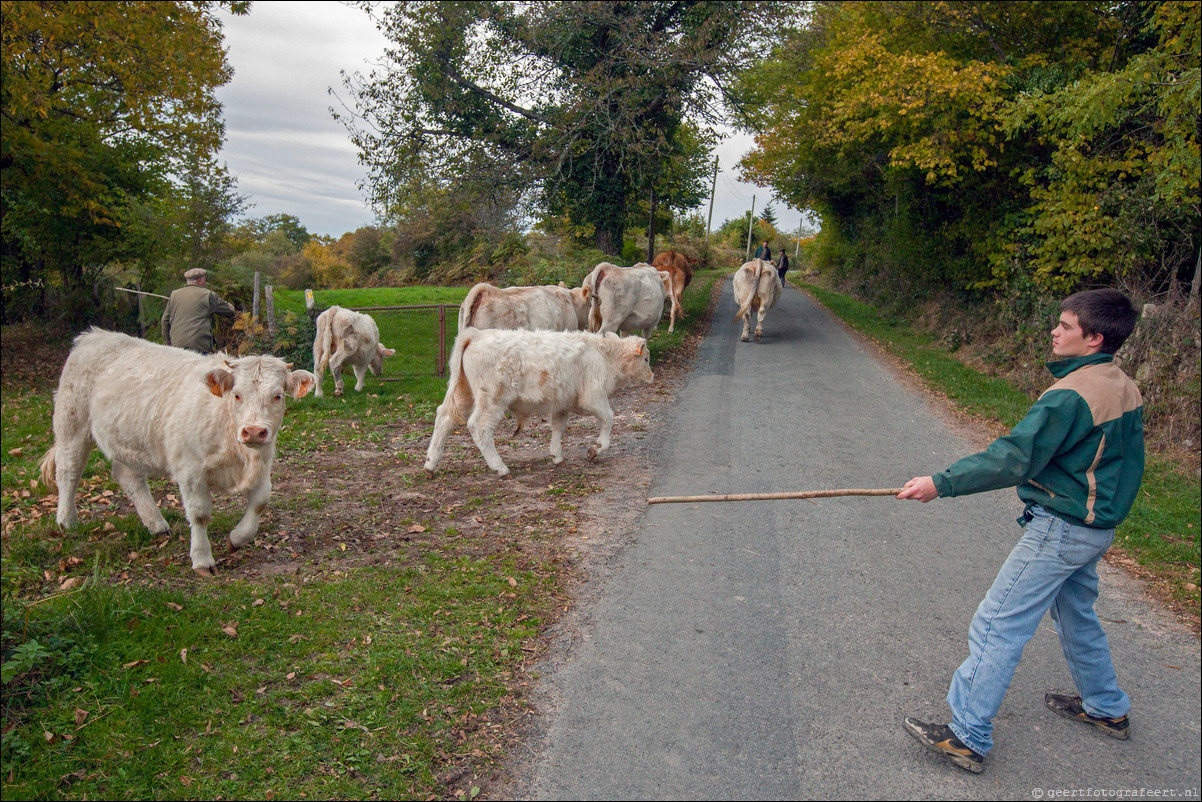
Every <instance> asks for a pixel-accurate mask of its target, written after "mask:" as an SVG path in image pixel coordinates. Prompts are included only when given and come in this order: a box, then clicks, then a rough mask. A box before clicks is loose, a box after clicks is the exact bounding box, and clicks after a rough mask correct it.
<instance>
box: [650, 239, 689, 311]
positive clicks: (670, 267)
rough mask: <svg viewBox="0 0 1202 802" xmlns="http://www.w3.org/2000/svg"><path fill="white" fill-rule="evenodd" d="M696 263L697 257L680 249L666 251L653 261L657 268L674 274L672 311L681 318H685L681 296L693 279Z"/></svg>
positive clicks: (652, 263)
mask: <svg viewBox="0 0 1202 802" xmlns="http://www.w3.org/2000/svg"><path fill="white" fill-rule="evenodd" d="M696 264H697V260H696V259H694V258H693V257H692V256H689V255H687V254H683V253H681V252H680V251H664V252H662V253H660V254H659V255H657V256H656V257H655V259H653V260H652V262H651V265H652V266H653V267H654V268H655V269H656V270H662V271H664V272H666V273H671V274H672V311H673V312H674V313H676V314H679V316H680V318H681V320H683V319H684V307H683V306H681V305H680V300H681V296H682V295H683V294H684V288H685V287H687V286H689V282H690V281H692V280H693V266H694V265H696ZM673 318H674V319H673V320H672V323H673V324H675V322H676V321H675V315H673ZM673 327H674V326H673ZM669 330H670V329H669Z"/></svg>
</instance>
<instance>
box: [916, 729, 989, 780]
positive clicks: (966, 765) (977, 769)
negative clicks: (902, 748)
mask: <svg viewBox="0 0 1202 802" xmlns="http://www.w3.org/2000/svg"><path fill="white" fill-rule="evenodd" d="M903 724H904V728H905V730H906V732H908V733H909V734H910V737H911V738H913V739H914V740H916V741H918V742H919V743H920V744H922V745H923V746H925V747H926V748H927V749H929V750H930V751H932V752H934V753H935V754H937V755H942V756H943V757H945V758H947V759H948V760H950V761H951V762H953V763H955V764H956V765H957V766H959V767H960V768H962V769H964V770H965V771H971V772H972V773H973V774H980V773H981V772H983V771H984V770H985V764H983V763H976V762H974V761H972V760H970V759H969V758H967V757H965V756H963V755H959V754H956V753H955V752H949V751H947V750H946V749H942V748H940V746H939V744H934V743H931V742H929V741H927V740H926V739H925V738H923V737H922V735H921V734H920V733H918V732H916V731H915V730H913V729H911V728H910V723H909V722H903Z"/></svg>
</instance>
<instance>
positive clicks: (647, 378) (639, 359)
mask: <svg viewBox="0 0 1202 802" xmlns="http://www.w3.org/2000/svg"><path fill="white" fill-rule="evenodd" d="M621 376H622V379H623V383H625V384H651V382H653V381H655V374H654V373H652V372H651V349H650V348H648V347H647V341H646V340H644V339H643V338H642V337H623V338H622V357H621Z"/></svg>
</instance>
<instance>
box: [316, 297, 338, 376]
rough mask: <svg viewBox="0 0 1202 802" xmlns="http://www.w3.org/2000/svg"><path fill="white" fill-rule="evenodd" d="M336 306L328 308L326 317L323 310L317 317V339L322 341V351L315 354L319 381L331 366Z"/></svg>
mask: <svg viewBox="0 0 1202 802" xmlns="http://www.w3.org/2000/svg"><path fill="white" fill-rule="evenodd" d="M334 308H335V307H332V306H331V307H330V308H329V309H327V310H326V311H327V312H330V316H329V317H325V316H324V315H325V313H324V312H323V313H322V314H321V315H319V316H318V318H317V339H318V341H319V342H320V343H321V353H320V354H314V355H313V372H314V373H316V374H317V377H318V381H321V376H322V374H323V373H325V372H326V369H327V368H329V366H330V352H331V351H333V350H334V312H333V311H332V310H333V309H334Z"/></svg>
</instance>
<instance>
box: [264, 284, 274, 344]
mask: <svg viewBox="0 0 1202 802" xmlns="http://www.w3.org/2000/svg"><path fill="white" fill-rule="evenodd" d="M263 300H264V301H266V304H267V333H268V334H270V335H271V336H272V337H273V338H274V337H275V296H274V295H272V292H271V285H270V284H268V285H267V286H266V287H264V288H263Z"/></svg>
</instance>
